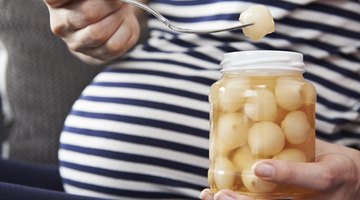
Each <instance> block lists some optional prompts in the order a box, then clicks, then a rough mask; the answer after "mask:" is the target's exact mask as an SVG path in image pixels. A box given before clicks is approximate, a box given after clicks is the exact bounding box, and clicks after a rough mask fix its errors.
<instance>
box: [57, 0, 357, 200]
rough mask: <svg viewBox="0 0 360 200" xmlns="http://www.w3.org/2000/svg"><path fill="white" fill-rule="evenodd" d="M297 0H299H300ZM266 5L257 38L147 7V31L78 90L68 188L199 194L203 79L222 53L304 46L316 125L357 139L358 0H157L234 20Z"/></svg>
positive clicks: (210, 78) (347, 141)
mask: <svg viewBox="0 0 360 200" xmlns="http://www.w3.org/2000/svg"><path fill="white" fill-rule="evenodd" d="M299 2H301V3H299ZM255 3H260V4H264V5H267V6H268V7H269V9H270V10H271V12H272V14H273V16H274V18H275V19H276V32H275V33H273V34H271V35H269V36H267V37H265V38H264V39H262V40H261V41H259V42H255V43H252V42H250V41H249V40H247V39H246V38H244V36H243V34H242V32H241V30H239V31H232V32H225V33H217V34H211V35H210V34H204V35H193V34H178V33H174V32H172V31H170V30H169V29H167V27H165V26H164V25H163V24H162V23H161V22H159V21H157V20H156V19H155V18H153V17H151V16H150V19H149V22H148V25H149V28H150V38H149V40H148V41H147V42H145V43H144V44H143V45H139V46H137V47H136V48H135V49H133V50H132V51H131V52H129V53H128V54H127V55H126V57H125V58H124V59H123V60H122V61H121V62H119V63H117V64H115V65H113V66H110V67H109V68H107V69H106V70H105V71H103V72H102V73H100V74H99V75H98V76H97V77H96V78H95V79H94V81H93V82H92V83H91V84H90V85H89V86H88V87H87V88H86V89H85V90H84V91H83V93H82V95H81V96H80V98H79V99H78V100H77V101H76V103H75V104H74V106H73V108H72V111H71V113H70V114H69V116H68V117H67V119H66V122H65V127H64V130H63V132H62V135H61V138H60V142H61V145H60V150H59V160H60V173H61V176H62V179H63V183H64V187H65V190H66V191H67V192H69V193H73V194H80V195H89V196H96V197H103V198H111V199H198V194H199V192H200V191H201V190H202V189H203V188H205V187H208V185H207V168H208V162H209V161H208V146H209V144H208V136H209V119H208V118H209V114H208V111H209V104H208V93H209V90H210V85H211V84H212V83H213V82H215V81H216V80H218V79H219V78H220V76H221V74H220V72H219V69H220V66H219V63H220V61H221V59H222V56H223V54H224V53H227V52H234V51H241V50H255V49H266V50H290V51H297V52H301V53H303V54H304V58H305V61H306V68H305V69H306V73H305V78H306V79H307V80H309V81H311V82H312V83H313V84H314V85H315V87H316V88H317V92H318V104H317V114H316V116H317V135H318V137H319V138H323V139H326V140H329V141H332V142H336V143H338V144H342V145H348V146H357V147H359V146H360V101H359V99H360V77H359V76H360V75H359V73H360V53H359V49H360V28H359V27H360V13H359V11H360V3H359V1H357V0H332V1H328V0H303V1H296V0H276V1H268V0H247V1H240V0H155V1H151V3H150V5H151V6H152V7H153V8H155V9H157V10H159V11H160V12H161V13H162V14H164V15H165V16H166V17H167V18H169V19H170V20H171V21H174V22H175V23H177V24H178V25H179V26H184V27H188V28H197V29H201V28H209V27H210V28H215V27H222V26H227V25H232V24H234V23H236V22H237V20H238V17H239V12H241V11H242V10H245V9H246V8H247V7H249V6H250V5H252V4H255Z"/></svg>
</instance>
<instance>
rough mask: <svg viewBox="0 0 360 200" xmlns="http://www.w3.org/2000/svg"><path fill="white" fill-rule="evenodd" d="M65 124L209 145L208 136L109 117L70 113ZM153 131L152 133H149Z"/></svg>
mask: <svg viewBox="0 0 360 200" xmlns="http://www.w3.org/2000/svg"><path fill="white" fill-rule="evenodd" d="M65 126H69V127H75V128H79V129H91V130H95V131H108V132H114V133H123V134H128V135H135V136H139V137H145V138H153V139H158V140H164V141H170V142H176V143H179V144H184V145H191V146H197V147H201V148H203V149H207V148H208V146H209V141H208V137H206V138H205V137H197V136H193V135H189V134H183V132H177V131H174V130H166V129H161V128H157V127H151V126H143V125H141V124H132V123H127V122H117V121H111V120H107V119H93V118H86V117H81V116H75V115H69V116H68V117H67V118H66V121H65ZM149 133H151V134H149Z"/></svg>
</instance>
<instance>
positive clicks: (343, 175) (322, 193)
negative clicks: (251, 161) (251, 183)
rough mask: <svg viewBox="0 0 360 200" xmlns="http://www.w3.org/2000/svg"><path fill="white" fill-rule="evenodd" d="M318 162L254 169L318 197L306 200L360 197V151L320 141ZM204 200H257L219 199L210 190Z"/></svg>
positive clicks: (227, 195) (227, 194)
mask: <svg viewBox="0 0 360 200" xmlns="http://www.w3.org/2000/svg"><path fill="white" fill-rule="evenodd" d="M316 154H317V155H316V162H314V163H291V162H286V161H280V160H264V161H261V162H259V163H257V164H256V166H255V167H254V171H255V174H256V175H257V176H258V177H260V178H262V179H264V180H267V181H271V182H275V183H281V184H289V185H295V186H301V187H305V188H309V189H312V190H314V191H315V192H316V193H315V194H314V195H313V196H311V197H309V198H306V200H339V199H341V200H354V199H357V198H358V197H359V196H360V151H357V150H354V149H351V148H347V147H343V146H340V145H335V144H331V143H327V142H324V141H320V140H317V143H316ZM200 199H202V200H253V199H252V198H250V197H247V196H243V195H239V194H237V193H235V192H232V191H230V190H222V191H219V192H217V193H216V194H215V195H213V194H212V193H211V191H210V190H209V189H205V190H203V191H202V192H201V194H200Z"/></svg>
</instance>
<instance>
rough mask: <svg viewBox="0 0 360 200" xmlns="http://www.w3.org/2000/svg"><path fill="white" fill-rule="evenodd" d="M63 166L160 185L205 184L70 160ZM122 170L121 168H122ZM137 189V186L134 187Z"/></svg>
mask: <svg viewBox="0 0 360 200" xmlns="http://www.w3.org/2000/svg"><path fill="white" fill-rule="evenodd" d="M60 166H61V167H66V168H69V169H73V170H78V171H83V172H86V173H90V174H97V175H100V176H104V177H109V178H113V179H121V180H128V181H136V182H139V183H150V184H151V183H154V184H158V185H164V186H166V187H183V188H190V189H195V190H199V191H200V190H202V189H204V188H203V187H204V186H203V185H197V184H192V183H188V182H184V181H179V180H173V179H169V178H166V177H159V176H153V175H146V174H136V173H129V172H122V171H115V170H108V169H99V168H95V167H89V166H83V165H78V164H73V163H68V162H61V163H60ZM120 170H121V169H120ZM133 189H135V188H133ZM142 190H147V189H146V188H142Z"/></svg>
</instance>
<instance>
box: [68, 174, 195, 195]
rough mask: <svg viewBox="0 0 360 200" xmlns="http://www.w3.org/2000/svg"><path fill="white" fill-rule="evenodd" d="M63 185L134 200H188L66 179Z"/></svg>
mask: <svg viewBox="0 0 360 200" xmlns="http://www.w3.org/2000/svg"><path fill="white" fill-rule="evenodd" d="M62 181H63V183H64V184H68V185H72V186H76V187H79V188H86V189H88V190H91V191H97V192H101V193H106V194H111V195H119V196H126V197H136V198H144V199H173V198H189V197H187V196H185V195H181V194H175V193H166V192H163V193H162V192H144V191H132V190H121V189H113V188H107V187H102V186H96V185H91V184H86V183H81V182H76V181H71V180H68V179H63V180H62Z"/></svg>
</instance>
